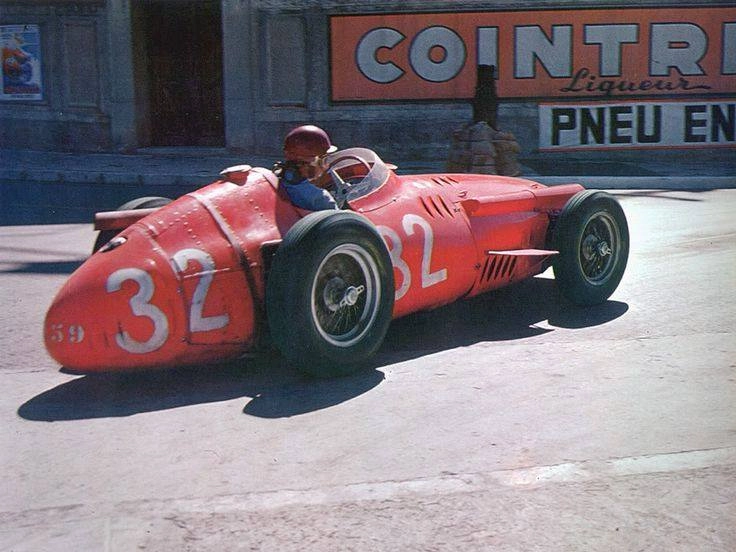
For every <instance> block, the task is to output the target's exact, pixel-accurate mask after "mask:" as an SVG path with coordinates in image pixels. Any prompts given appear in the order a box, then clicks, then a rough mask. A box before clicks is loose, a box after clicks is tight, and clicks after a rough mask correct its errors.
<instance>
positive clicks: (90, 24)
mask: <svg viewBox="0 0 736 552" xmlns="http://www.w3.org/2000/svg"><path fill="white" fill-rule="evenodd" d="M144 1H146V0H107V1H102V0H76V1H71V2H70V1H63V0H56V1H52V0H45V1H44V0H32V1H25V2H21V1H7V0H0V24H2V25H9V24H37V25H39V26H40V29H41V36H42V46H43V49H42V58H43V59H42V64H43V80H44V97H43V99H42V100H40V101H16V100H14V101H0V125H1V126H0V128H1V129H2V130H0V144H2V145H4V146H6V147H7V146H18V147H37V148H44V149H61V150H80V151H81V150H88V151H89V150H100V151H105V150H130V149H135V148H137V147H141V146H146V145H148V143H147V140H148V136H149V135H150V125H151V121H150V120H149V118H148V115H147V113H148V110H147V103H146V102H147V99H146V97H145V95H142V94H141V93H140V90H141V88H142V87H144V85H145V79H146V77H145V75H144V74H142V73H141V70H140V66H139V65H136V63H135V59H136V56H140V44H138V43H136V41H135V40H134V37H135V36H136V31H135V29H136V25H137V24H138V22H137V20H136V14H137V12H136V5H137V3H139V2H144ZM171 4H172V9H175V7H176V0H171ZM668 5H670V6H674V7H680V6H681V7H686V6H688V7H691V6H702V7H713V6H717V5H718V4H717V3H714V2H712V1H698V0H695V1H693V0H689V1H683V0H670V1H669V2H668ZM724 5H728V4H725V3H724ZM731 5H732V4H731ZM624 6H626V7H632V6H633V7H659V2H656V1H632V0H625V1H624V0H615V1H607V2H602V1H597V0H586V1H567V2H565V1H563V2H559V1H557V2H552V1H547V0H540V1H528V0H527V1H524V2H514V1H510V0H498V1H455V2H440V1H434V0H423V1H378V2H365V1H364V0H363V1H333V0H307V1H292V0H222V35H223V38H222V39H223V56H224V57H223V66H224V71H223V80H224V82H223V96H224V110H225V143H226V146H227V147H228V148H230V149H233V150H244V151H252V152H254V153H259V154H269V155H270V154H273V155H277V154H278V153H279V150H280V147H281V142H282V139H283V136H284V135H285V133H286V132H287V131H288V130H289V129H290V128H291V127H293V126H294V125H297V124H301V123H304V122H314V123H316V124H320V125H322V126H323V127H324V128H326V129H327V130H328V131H329V132H330V133H331V135H332V137H333V140H334V141H335V142H336V143H337V144H338V145H369V146H372V147H374V148H375V149H376V150H378V151H379V153H381V154H382V155H383V156H384V157H386V158H387V159H391V157H392V156H394V157H395V158H398V157H403V158H406V157H415V158H417V159H421V158H436V157H444V156H446V154H447V148H448V146H449V141H450V137H451V134H452V132H453V130H455V129H456V128H457V127H458V126H460V125H461V124H463V123H465V122H466V121H468V120H469V119H470V117H471V107H470V104H469V101H468V100H469V99H468V98H467V97H465V98H462V97H459V98H443V99H430V100H422V101H414V100H401V99H400V100H391V101H383V102H382V101H375V100H374V101H369V102H364V101H344V102H334V101H332V98H331V93H332V89H331V85H332V79H331V77H332V74H331V70H332V69H331V67H330V48H331V47H332V44H331V36H330V18H331V17H332V16H339V15H346V14H412V13H426V12H483V11H489V10H494V11H498V10H541V9H583V8H601V9H603V8H617V7H624ZM183 38H184V39H185V37H183ZM734 95H736V90H734ZM724 97H725V96H724ZM541 100H544V98H534V99H523V98H522V99H518V98H517V99H508V98H506V99H504V98H502V101H501V105H500V109H499V126H500V128H501V129H502V130H506V131H510V132H512V133H514V134H515V135H516V136H517V139H518V141H519V142H520V144H521V146H522V148H523V150H524V152H530V151H533V150H535V149H536V148H537V147H538V144H539V128H540V120H539V117H540V115H539V113H540V110H539V107H538V105H539V103H540V101H541ZM705 146H707V144H704V147H705Z"/></svg>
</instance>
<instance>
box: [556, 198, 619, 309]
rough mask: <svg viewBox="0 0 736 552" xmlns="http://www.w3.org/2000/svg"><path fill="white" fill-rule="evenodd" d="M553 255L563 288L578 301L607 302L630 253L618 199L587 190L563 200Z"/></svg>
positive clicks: (560, 284)
mask: <svg viewBox="0 0 736 552" xmlns="http://www.w3.org/2000/svg"><path fill="white" fill-rule="evenodd" d="M555 249H557V250H558V251H559V252H560V254H559V255H558V256H557V257H555V258H554V260H553V261H552V266H553V268H554V273H555V279H556V280H557V284H558V286H559V288H560V291H561V292H562V294H563V295H564V296H565V297H566V298H567V299H568V300H569V301H571V302H572V303H575V304H577V305H595V304H599V303H603V302H604V301H605V300H606V299H608V298H609V297H610V296H611V294H612V293H613V292H614V291H615V290H616V288H617V287H618V284H619V282H620V281H621V278H622V277H623V274H624V270H625V269H626V263H627V260H628V257H629V228H628V225H627V223H626V216H625V215H624V212H623V209H621V206H620V205H619V203H618V202H617V201H616V199H615V198H614V197H613V196H611V195H610V194H607V193H605V192H598V191H591V190H585V191H583V192H580V193H577V194H575V195H574V196H573V197H572V198H571V199H570V200H569V201H568V202H567V204H566V205H565V207H564V209H563V210H562V213H561V214H560V218H559V220H558V222H557V228H556V230H555Z"/></svg>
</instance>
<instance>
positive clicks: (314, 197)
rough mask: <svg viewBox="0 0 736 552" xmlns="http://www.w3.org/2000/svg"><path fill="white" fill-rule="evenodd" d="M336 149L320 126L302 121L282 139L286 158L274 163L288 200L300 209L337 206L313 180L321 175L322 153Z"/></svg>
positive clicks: (324, 208)
mask: <svg viewBox="0 0 736 552" xmlns="http://www.w3.org/2000/svg"><path fill="white" fill-rule="evenodd" d="M334 151H337V148H336V147H335V146H333V145H332V142H331V141H330V137H329V136H328V135H327V133H326V132H325V131H324V130H322V129H321V128H319V127H317V126H314V125H304V126H300V127H297V128H295V129H293V130H292V131H291V132H289V134H287V135H286V139H285V140H284V158H285V161H282V162H280V163H277V164H276V165H275V166H274V173H276V175H277V176H278V177H279V179H280V182H281V184H282V185H283V187H284V189H285V190H286V193H287V194H288V196H289V199H290V200H291V202H292V203H293V204H294V205H295V206H296V207H300V208H302V209H308V210H310V211H323V210H328V209H337V208H338V207H337V203H336V202H335V199H334V198H333V197H332V196H331V195H330V193H329V192H328V191H327V190H323V189H322V188H320V187H318V186H316V185H315V184H314V182H317V181H318V180H319V177H320V176H322V174H323V170H322V167H321V161H322V157H324V156H325V155H326V154H328V153H332V152H334Z"/></svg>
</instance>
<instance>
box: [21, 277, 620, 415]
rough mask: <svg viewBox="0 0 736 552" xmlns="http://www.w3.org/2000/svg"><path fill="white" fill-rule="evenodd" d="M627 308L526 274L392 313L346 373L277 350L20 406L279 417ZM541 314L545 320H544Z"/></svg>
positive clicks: (102, 380)
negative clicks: (446, 358) (389, 376)
mask: <svg viewBox="0 0 736 552" xmlns="http://www.w3.org/2000/svg"><path fill="white" fill-rule="evenodd" d="M627 310H628V306H627V305H626V304H625V303H620V302H617V301H607V302H606V303H604V304H603V305H599V306H597V307H592V308H580V307H574V306H572V305H570V304H569V303H567V302H566V301H565V300H564V299H563V298H562V297H561V295H560V294H559V292H558V291H557V286H556V285H555V282H554V280H550V279H547V278H532V279H530V280H527V281H524V282H521V283H519V284H517V285H516V286H512V287H509V288H505V289H502V290H498V291H496V292H494V293H490V294H486V295H482V296H479V297H476V298H473V299H469V300H465V301H459V302H457V303H453V304H451V305H447V306H445V307H441V308H439V309H436V310H433V311H428V312H424V313H418V314H414V315H410V316H407V317H405V318H402V319H399V320H395V321H394V322H393V323H392V324H391V327H390V329H389V334H388V336H387V338H386V340H385V342H384V344H383V346H382V347H381V350H380V351H379V353H378V355H376V357H375V358H374V359H373V361H372V363H371V365H370V366H368V367H367V368H366V369H364V370H361V371H359V372H358V373H356V374H353V375H351V376H348V377H344V378H338V379H329V380H318V379H313V378H310V377H307V376H304V375H303V374H301V373H300V372H298V371H297V370H296V369H295V368H294V367H293V366H290V365H289V363H288V362H287V361H285V360H284V359H283V358H282V357H281V356H279V355H278V354H276V353H273V352H271V353H263V354H260V355H255V356H253V357H252V358H248V359H247V360H240V361H237V362H230V363H226V364H218V365H203V366H196V367H190V368H178V369H171V370H159V371H150V372H143V373H137V374H105V375H87V376H82V377H79V378H75V379H73V380H71V381H68V382H66V383H63V384H61V385H58V386H56V387H54V388H52V389H49V390H47V391H44V392H43V393H41V394H39V395H37V396H35V397H33V398H32V399H30V400H28V401H27V402H26V403H24V404H23V405H21V406H20V408H19V409H18V415H19V416H20V417H22V418H24V419H26V420H32V421H47V422H51V421H70V420H82V419H92V418H110V417H123V416H132V415H134V414H140V413H145V412H155V411H160V410H168V409H172V408H180V407H185V406H191V405H197V404H206V403H216V402H223V401H229V400H233V399H240V398H244V397H250V400H249V401H248V402H247V404H246V405H245V407H244V409H243V413H244V414H247V415H251V416H257V417H260V418H284V417H290V416H297V415H300V414H305V413H308V412H314V411H317V410H321V409H324V408H329V407H332V406H335V405H337V404H340V403H344V402H346V401H349V400H351V399H354V398H356V397H358V396H360V395H362V394H363V393H366V392H368V391H370V390H371V389H373V388H374V387H376V386H377V385H379V384H380V383H381V382H382V381H383V380H384V372H383V369H385V367H386V366H387V365H390V364H395V363H398V362H402V361H405V360H411V359H415V358H420V357H422V356H425V355H429V354H432V353H436V352H440V351H443V350H449V349H454V348H457V347H463V346H468V345H472V344H476V343H480V342H494V341H507V340H516V339H523V338H528V337H533V336H536V335H541V334H544V333H546V332H552V331H555V330H554V328H584V327H590V326H597V325H600V324H605V323H606V322H609V321H611V320H614V319H616V318H618V317H619V316H621V315H623V314H624V313H625V312H626V311H627ZM544 321H547V324H544V327H542V325H540V323H541V322H544Z"/></svg>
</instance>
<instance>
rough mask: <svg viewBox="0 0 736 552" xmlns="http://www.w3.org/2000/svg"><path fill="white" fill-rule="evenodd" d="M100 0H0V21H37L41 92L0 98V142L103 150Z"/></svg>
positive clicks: (105, 115) (105, 76)
mask: <svg viewBox="0 0 736 552" xmlns="http://www.w3.org/2000/svg"><path fill="white" fill-rule="evenodd" d="M105 23H106V22H105V4H104V2H103V1H93V0H89V1H87V0H80V1H76V2H33V1H27V2H0V25H29V24H30V25H38V28H39V34H40V38H41V51H40V57H41V69H42V86H43V94H42V95H43V97H42V99H40V100H23V99H19V100H15V99H13V100H2V101H0V145H2V146H3V147H14V146H15V147H36V148H39V149H59V150H72V151H73V150H108V149H110V148H112V147H113V142H112V140H111V136H110V115H109V113H110V104H109V84H110V80H109V71H108V67H107V65H106V60H107V58H108V56H107V48H106V35H107V28H106V24H105Z"/></svg>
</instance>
